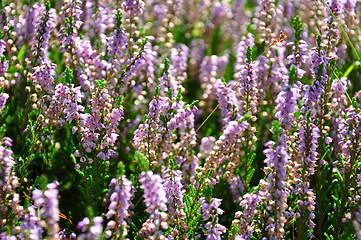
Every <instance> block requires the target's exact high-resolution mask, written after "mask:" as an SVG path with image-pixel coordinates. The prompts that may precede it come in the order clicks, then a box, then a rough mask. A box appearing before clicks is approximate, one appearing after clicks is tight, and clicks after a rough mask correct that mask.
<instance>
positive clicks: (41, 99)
mask: <svg viewBox="0 0 361 240" xmlns="http://www.w3.org/2000/svg"><path fill="white" fill-rule="evenodd" d="M43 94H44V89H43V88H42V90H41V93H40V100H39V102H40V105H39V109H38V119H37V120H36V124H35V128H34V136H33V140H32V143H31V149H30V153H29V156H28V159H27V160H26V163H25V167H24V170H23V173H22V174H21V177H20V179H23V177H24V175H25V172H26V170H27V169H28V166H29V163H30V158H31V155H32V154H33V151H34V147H35V141H36V137H37V135H38V131H37V127H38V125H39V123H40V117H39V116H40V113H41V108H42V104H43Z"/></svg>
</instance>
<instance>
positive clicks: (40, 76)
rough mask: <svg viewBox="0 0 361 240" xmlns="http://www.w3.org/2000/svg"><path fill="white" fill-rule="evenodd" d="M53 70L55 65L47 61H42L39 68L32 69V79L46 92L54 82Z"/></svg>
mask: <svg viewBox="0 0 361 240" xmlns="http://www.w3.org/2000/svg"><path fill="white" fill-rule="evenodd" d="M55 68H56V65H55V64H54V63H51V62H49V61H47V60H44V61H43V62H42V63H41V64H40V66H37V67H34V73H33V79H34V80H35V82H36V83H38V84H40V85H41V87H42V88H43V89H44V90H46V91H48V90H50V88H49V87H50V85H51V84H52V83H53V82H54V78H53V75H54V74H55Z"/></svg>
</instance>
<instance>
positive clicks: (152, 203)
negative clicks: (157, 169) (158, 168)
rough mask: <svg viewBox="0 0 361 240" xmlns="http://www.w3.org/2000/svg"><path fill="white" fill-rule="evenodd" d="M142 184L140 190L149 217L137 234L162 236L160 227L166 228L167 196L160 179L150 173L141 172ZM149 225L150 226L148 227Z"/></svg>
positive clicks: (140, 179)
mask: <svg viewBox="0 0 361 240" xmlns="http://www.w3.org/2000/svg"><path fill="white" fill-rule="evenodd" d="M139 181H140V182H141V183H142V185H141V188H142V189H143V190H144V194H143V197H144V201H145V205H146V207H147V209H146V211H147V212H148V213H150V216H149V218H148V220H147V222H145V223H144V224H143V228H142V229H141V230H140V232H139V233H138V234H139V235H141V236H144V235H145V236H149V235H150V234H152V235H153V236H158V237H160V236H163V233H162V231H161V230H160V227H162V228H163V229H167V228H168V224H167V218H168V217H167V214H166V213H165V212H166V211H167V205H166V203H167V194H166V192H165V189H164V186H163V184H162V178H161V177H160V176H159V175H157V174H153V173H152V172H150V171H149V172H142V173H141V174H140V176H139ZM149 224H150V225H149Z"/></svg>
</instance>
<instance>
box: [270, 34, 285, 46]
mask: <svg viewBox="0 0 361 240" xmlns="http://www.w3.org/2000/svg"><path fill="white" fill-rule="evenodd" d="M286 38H287V35H286V33H285V32H283V31H280V37H279V38H275V39H274V40H273V43H272V45H276V43H278V42H284V41H285V40H286Z"/></svg>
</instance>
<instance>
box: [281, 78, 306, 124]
mask: <svg viewBox="0 0 361 240" xmlns="http://www.w3.org/2000/svg"><path fill="white" fill-rule="evenodd" d="M300 86H301V83H300V82H297V83H296V84H295V85H294V86H292V85H288V86H287V87H285V88H284V90H283V91H282V92H280V93H279V94H278V96H277V99H276V104H277V105H276V111H277V112H276V114H275V118H278V119H279V121H280V123H281V126H282V127H284V128H285V129H290V128H291V127H292V126H294V125H295V124H296V122H295V118H294V116H293V114H294V113H295V112H296V111H297V108H296V107H297V100H298V98H299V97H300V91H301V90H300Z"/></svg>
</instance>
